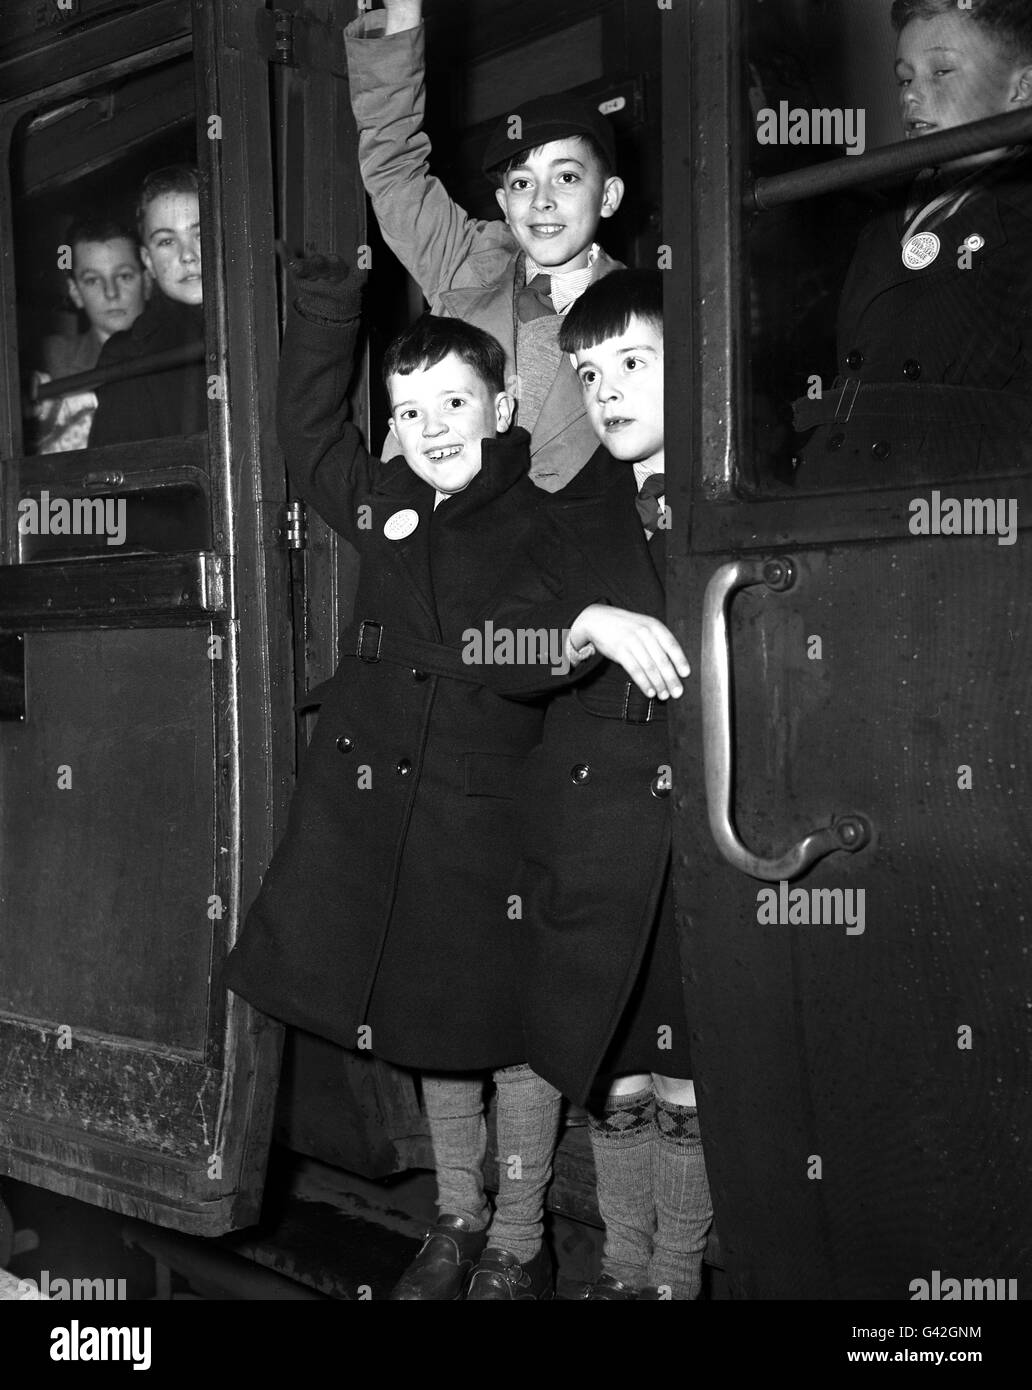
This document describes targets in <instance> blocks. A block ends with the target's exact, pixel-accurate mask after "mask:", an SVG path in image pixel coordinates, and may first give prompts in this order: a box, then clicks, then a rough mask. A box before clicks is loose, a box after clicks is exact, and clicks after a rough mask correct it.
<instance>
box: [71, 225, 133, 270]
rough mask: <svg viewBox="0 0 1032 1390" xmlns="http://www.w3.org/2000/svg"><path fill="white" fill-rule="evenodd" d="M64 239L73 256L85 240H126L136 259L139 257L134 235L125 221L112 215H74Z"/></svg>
mask: <svg viewBox="0 0 1032 1390" xmlns="http://www.w3.org/2000/svg"><path fill="white" fill-rule="evenodd" d="M65 240H66V241H67V243H68V245H69V246H70V247H71V248H72V255H73V257H74V255H75V248H76V247H77V246H81V245H82V244H83V243H84V242H86V241H127V242H128V243H129V245H130V246H131V247H132V248H133V255H134V256H135V257H136V259H137V260H139V259H140V256H139V251H138V250H137V246H136V237H135V236H134V235H133V233H132V232H131V231H130V229H129V227H128V226H127V224H126V223H125V222H120V221H119V220H118V219H117V218H114V217H103V216H98V215H96V214H93V213H85V214H83V215H81V216H79V217H76V218H75V219H74V220H73V222H72V224H71V226H70V227H69V228H68V233H67V236H66V238H65Z"/></svg>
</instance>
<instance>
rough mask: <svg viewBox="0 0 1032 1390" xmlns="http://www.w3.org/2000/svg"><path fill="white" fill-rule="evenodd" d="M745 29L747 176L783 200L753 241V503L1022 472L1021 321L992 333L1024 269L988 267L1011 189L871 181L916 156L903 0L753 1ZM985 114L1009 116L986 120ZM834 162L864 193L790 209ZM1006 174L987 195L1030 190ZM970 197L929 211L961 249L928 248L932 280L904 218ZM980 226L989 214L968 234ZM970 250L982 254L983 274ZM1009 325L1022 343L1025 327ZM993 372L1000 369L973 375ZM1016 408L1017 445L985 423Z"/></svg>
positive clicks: (759, 216) (748, 403)
mask: <svg viewBox="0 0 1032 1390" xmlns="http://www.w3.org/2000/svg"><path fill="white" fill-rule="evenodd" d="M742 13H743V15H744V16H745V26H744V49H743V53H742V63H741V69H740V71H741V73H742V80H741V88H740V96H739V109H740V112H741V117H742V128H743V150H744V159H743V162H744V165H745V170H744V172H745V173H746V175H747V178H748V180H749V181H750V186H752V185H754V184H755V182H756V181H760V184H761V188H762V183H763V181H764V180H769V184H770V185H774V184H779V183H780V184H781V187H780V189H778V190H777V193H778V196H776V197H775V196H772V198H771V204H770V205H769V206H767V207H766V208H765V209H764V210H761V211H749V210H747V211H746V212H745V214H744V219H743V223H742V225H741V238H740V239H741V248H742V252H743V255H742V264H743V267H744V278H743V286H742V290H743V292H742V297H741V298H742V303H741V306H740V312H741V318H740V320H739V325H740V328H739V332H740V341H742V342H744V343H745V344H747V348H746V351H745V352H744V353H743V354H742V359H741V361H740V362H739V371H740V373H741V374H742V378H743V379H742V380H741V384H742V386H743V387H744V390H743V391H742V393H741V397H740V399H741V400H742V401H743V403H744V411H743V413H742V417H741V419H740V435H739V438H740V445H741V447H740V449H739V450H738V455H739V484H740V486H741V487H742V489H743V490H744V491H746V492H751V493H759V494H778V493H783V494H784V493H788V492H790V491H791V492H794V493H802V492H842V491H869V490H872V491H877V490H884V489H891V488H892V487H895V486H898V485H899V483H900V481H901V480H902V479H903V478H904V477H905V478H907V479H908V480H910V481H919V480H920V481H934V480H936V479H940V478H943V479H944V478H946V477H947V476H950V475H958V476H963V475H966V474H967V473H970V472H971V471H972V470H977V471H979V472H982V471H987V470H988V469H990V468H991V469H993V471H1010V470H1011V469H1012V468H1014V467H1020V466H1021V458H1020V457H1019V455H1020V453H1021V450H1020V448H1018V447H1015V443H1014V441H1015V440H1016V439H1018V438H1020V437H1021V436H1022V435H1023V434H1027V424H1019V423H1018V422H1019V421H1025V420H1026V415H1027V412H1026V411H1025V407H1024V405H1023V402H1022V401H1021V400H1019V396H1021V395H1023V394H1026V393H1027V386H1026V385H1025V384H1024V380H1025V376H1027V375H1028V352H1027V348H1024V347H1023V346H1022V343H1021V341H1020V334H1019V332H1018V331H1017V330H1014V331H1010V329H1012V328H1013V320H1014V319H1015V318H1016V317H1017V316H1016V315H1011V316H1010V317H1011V322H1009V323H1008V325H1007V327H1001V330H1000V332H1001V335H1003V340H1001V341H1000V342H996V343H993V342H992V341H991V336H989V335H986V334H985V333H984V331H983V330H982V329H981V328H978V327H977V323H978V322H979V318H978V316H979V315H981V316H982V318H983V319H985V321H986V322H988V319H987V318H986V315H987V314H988V309H987V307H986V305H987V303H988V302H990V301H991V302H993V303H996V302H997V298H999V301H1000V302H1001V303H1002V302H1006V300H1007V298H1008V295H1010V294H1012V293H1015V294H1016V293H1020V291H1019V290H1008V289H1007V288H1006V286H1007V285H1010V284H1011V283H1012V282H1013V283H1014V284H1017V281H1016V278H1015V276H1014V275H1012V274H1010V272H1008V271H1007V267H1006V264H1003V270H1002V272H1000V271H999V265H1000V262H1001V258H996V259H994V258H993V257H992V255H991V252H992V249H993V248H992V247H991V246H990V247H988V248H987V249H986V250H985V252H984V253H983V254H982V255H981V257H980V258H979V257H978V255H977V252H978V250H980V249H981V248H982V247H983V246H985V244H986V236H987V235H988V234H989V233H988V232H987V227H988V225H990V224H991V223H992V221H993V218H992V215H991V208H990V206H989V203H990V199H991V197H992V196H993V193H992V188H991V187H990V188H989V196H984V193H985V189H984V188H983V187H982V186H981V185H978V186H973V187H974V191H973V192H972V191H971V190H970V189H969V190H968V191H967V192H965V188H966V187H967V185H965V184H963V183H961V182H959V181H958V180H960V179H961V177H962V174H963V170H961V171H959V172H958V168H957V166H952V167H951V166H950V165H946V166H945V167H944V169H941V170H935V171H934V175H933V170H932V169H928V170H926V171H925V172H924V175H923V178H924V179H925V180H926V181H927V182H926V184H922V183H920V182H918V183H915V177H916V175H917V173H918V169H917V168H916V167H909V168H903V167H900V168H898V169H897V170H896V171H894V172H893V171H888V172H887V171H886V170H885V169H884V168H883V169H881V170H880V172H879V177H878V179H877V180H876V179H875V178H874V177H873V175H872V174H870V173H866V168H867V165H868V164H869V160H868V161H865V160H864V158H863V156H864V155H865V154H867V155H869V154H870V152H871V151H873V150H875V149H878V148H882V147H884V146H887V145H899V144H901V142H902V141H903V140H904V133H905V132H904V127H903V122H902V118H901V113H900V85H899V81H898V79H897V75H896V70H895V68H896V50H897V34H896V32H895V30H894V28H893V23H892V17H891V16H892V3H891V0H876V3H875V2H874V0H872V3H870V4H864V5H856V4H855V3H851V0H823V3H821V4H820V5H807V4H803V3H800V0H762V3H761V0H747V3H746V4H744V5H743V9H742ZM958 16H959V17H958ZM948 21H949V23H950V24H953V25H959V26H961V29H963V26H964V25H968V24H973V23H974V21H973V20H971V19H970V18H969V17H967V16H964V15H961V14H960V13H959V12H958V13H957V14H953V15H950V16H948ZM922 22H924V21H922ZM980 114H981V115H985V114H991V113H990V112H989V111H988V110H987V111H985V112H982V111H975V112H974V113H973V114H972V115H969V116H968V117H967V119H968V120H973V119H975V117H976V116H978V115H980ZM918 143H919V144H920V142H918ZM910 149H911V152H912V153H913V152H915V151H916V149H917V147H916V146H911V147H910ZM1014 153H1015V159H1016V158H1017V153H1016V152H1014ZM991 158H995V156H993V157H991ZM833 161H839V162H844V163H845V164H846V165H854V166H855V172H857V173H858V175H859V177H858V178H857V180H856V181H855V183H853V186H850V187H848V188H846V187H843V188H842V189H841V190H839V191H827V189H826V188H825V187H824V186H822V185H821V184H820V182H819V181H817V180H811V181H810V188H809V189H808V191H806V192H805V193H804V192H802V190H801V189H800V188H798V187H797V189H796V190H795V191H794V192H792V193H788V192H786V191H785V183H784V180H783V179H782V178H781V176H785V175H795V174H797V173H798V172H799V171H803V170H807V169H810V170H811V171H817V170H818V169H819V166H821V165H829V164H830V163H831V162H833ZM929 163H930V164H931V163H932V161H931V160H929ZM1004 164H1005V165H1006V169H1009V170H1010V172H1009V173H1008V172H1006V169H1005V171H1004V173H1003V174H1000V173H994V174H993V175H991V176H989V178H988V183H987V184H986V187H988V186H989V185H992V184H994V181H995V182H996V183H999V182H1000V181H1001V180H1006V181H1007V182H1008V184H1009V186H1010V187H1014V188H1016V187H1017V186H1018V185H1019V184H1020V182H1021V180H1022V178H1024V177H1026V176H1025V175H1024V174H1023V173H1022V168H1023V167H1024V168H1027V162H1026V164H1025V165H1024V166H1022V165H1021V164H1020V163H1015V162H1013V161H1012V162H1011V163H1009V164H1007V162H1006V160H1005V161H1004ZM851 182H852V181H851ZM954 185H956V189H955V199H956V201H955V202H954V203H952V204H949V206H944V208H943V210H942V213H941V216H938V215H936V208H937V206H938V205H933V202H932V200H931V197H930V196H929V199H928V200H926V204H925V205H924V210H925V212H927V213H928V214H929V215H932V221H931V222H929V223H927V224H921V225H922V226H924V225H927V227H928V228H931V227H935V226H939V227H942V229H943V234H944V236H949V237H950V239H951V240H950V245H949V246H947V245H946V244H945V242H941V239H940V238H939V237H936V236H930V237H927V238H926V241H927V243H928V245H929V246H934V247H935V252H934V255H931V256H930V259H929V260H928V261H922V260H921V259H920V256H919V252H921V250H922V246H923V243H921V244H918V243H915V247H916V249H915V252H914V254H915V256H916V257H917V259H915V260H914V261H913V263H912V264H911V263H908V261H907V250H906V248H905V247H904V244H903V242H902V241H899V238H898V236H897V235H896V234H895V233H894V232H893V231H892V230H891V229H892V226H893V221H892V219H893V218H902V213H903V209H904V207H905V206H907V205H908V203H910V202H912V201H913V195H914V194H915V193H916V192H917V191H918V190H919V189H920V188H921V187H923V186H927V187H928V188H929V189H935V190H940V191H941V189H942V188H946V189H947V190H949V189H953V188H954ZM943 196H944V197H945V195H943ZM782 197H783V198H784V199H785V200H784V201H781V198H782ZM965 198H966V199H968V201H967V202H966V203H965ZM761 204H762V199H761ZM914 206H915V208H917V210H918V211H919V212H920V209H921V205H920V204H915V205H914ZM965 207H966V208H968V209H970V210H971V211H970V212H962V213H961V214H960V215H959V216H958V217H954V211H955V209H956V208H961V209H963V208H965ZM965 218H967V219H968V221H970V225H968V224H967V221H965ZM918 222H920V217H919V218H918ZM961 224H963V225H961ZM902 225H903V223H902V221H901V222H900V227H902ZM914 225H915V226H916V225H917V223H915V224H914ZM897 230H898V229H897ZM954 232H955V233H956V234H955V235H954ZM966 233H970V234H972V235H971V236H968V237H966V236H965V234H966ZM979 233H983V234H984V235H979ZM897 241H899V244H898V245H897V244H896V242H897ZM957 242H961V243H963V244H962V245H960V246H957ZM955 246H956V250H954V247H955ZM966 246H973V247H975V248H976V249H975V251H974V252H972V253H971V254H970V255H968V258H967V264H966V265H965V264H964V251H965V247H966ZM958 252H959V253H960V254H959V256H958ZM901 253H902V254H901ZM936 258H937V263H935V264H933V261H935V260H936ZM965 270H968V271H970V273H969V274H965V273H964V272H965ZM1001 276H1002V278H1001ZM907 277H911V281H910V283H907ZM918 277H921V279H920V282H919V281H918ZM1008 277H1009V278H1008ZM980 278H981V280H982V281H983V282H984V283H983V285H982V287H981V288H979V280H980ZM979 306H980V307H979ZM999 319H1000V323H1001V325H1004V323H1005V321H1006V320H1007V316H1006V315H1005V314H1003V313H1002V312H1001V313H1000V314H999ZM935 325H938V327H935ZM957 325H964V326H965V327H964V329H963V332H964V334H965V335H966V339H967V344H968V345H967V346H966V347H964V346H961V345H960V344H959V342H957V341H955V340H957V339H958V336H959V335H958V333H957V331H956V327H957ZM840 332H841V333H842V334H844V335H845V336H844V337H843V338H842V339H841V340H840V338H839V334H840ZM1008 334H1009V336H1008ZM980 335H981V341H980ZM979 341H980V346H979V347H977V348H976V347H975V344H976V342H979ZM951 344H952V351H951V350H950V345H951ZM979 353H981V354H982V355H983V356H984V357H985V358H986V363H985V366H984V370H982V369H979V368H978V364H977V362H976V363H975V365H974V367H969V366H968V365H966V362H967V358H970V357H977V356H978V354H979ZM994 357H995V359H996V361H995V364H993V363H990V362H989V360H988V359H991V358H994ZM1004 359H1006V360H1004ZM1022 360H1024V362H1025V366H1024V367H1022V366H1021V362H1022ZM1001 362H1002V363H1003V365H1001ZM1014 364H1017V365H1014ZM1023 373H1024V374H1025V375H1024V376H1023V375H1022V374H1023ZM918 382H920V387H921V390H918V389H916V388H915V383H918ZM984 387H993V388H997V391H999V392H1003V391H1006V392H1008V395H1007V396H1005V397H1004V396H1002V395H1000V394H996V392H994V395H993V399H992V401H990V403H989V404H988V405H986V404H985V403H984V402H981V403H980V401H979V400H978V399H976V398H977V397H978V396H979V392H978V391H977V390H973V389H972V388H984ZM925 388H931V389H925ZM932 390H934V391H935V392H936V394H935V396H934V397H933V395H932ZM858 393H859V394H858ZM986 394H987V393H986V392H985V391H984V390H982V392H981V395H982V396H983V397H984V396H985V395H986ZM947 398H949V399H947ZM1005 406H1006V408H1007V410H1008V411H1009V412H1010V413H1009V414H1008V415H1007V416H1006V419H1007V420H1012V419H1013V421H1014V428H1013V429H1012V430H1011V432H1010V434H1008V433H1007V430H1006V429H1004V428H1002V427H1001V426H1000V425H999V423H998V422H997V424H996V426H995V427H994V428H993V429H989V428H985V429H983V427H982V426H983V424H984V419H982V418H981V417H978V416H977V412H978V411H979V410H981V411H983V412H987V411H988V412H994V413H996V414H998V415H999V414H1001V412H1003V410H1004V407H1005ZM947 411H953V412H954V414H957V412H959V414H957V419H956V421H954V419H953V415H951V416H950V421H951V423H947V422H946V419H945V413H946V412H947Z"/></svg>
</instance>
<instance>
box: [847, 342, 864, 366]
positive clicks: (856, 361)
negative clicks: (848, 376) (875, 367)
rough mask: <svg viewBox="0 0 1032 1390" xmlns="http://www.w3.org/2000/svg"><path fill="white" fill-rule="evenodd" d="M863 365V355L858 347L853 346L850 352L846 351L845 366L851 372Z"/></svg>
mask: <svg viewBox="0 0 1032 1390" xmlns="http://www.w3.org/2000/svg"><path fill="white" fill-rule="evenodd" d="M863 365H864V355H863V353H862V352H861V351H860V349H859V348H854V349H853V351H852V352H847V353H846V366H847V367H848V368H849V370H850V371H851V372H858V371H859V370H860V368H861V367H862V366H863Z"/></svg>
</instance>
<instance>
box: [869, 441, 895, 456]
mask: <svg viewBox="0 0 1032 1390" xmlns="http://www.w3.org/2000/svg"><path fill="white" fill-rule="evenodd" d="M871 453H872V454H873V455H874V457H875V458H876V459H887V458H888V457H889V455H890V454H891V453H892V445H891V444H890V443H889V441H888V440H887V439H879V440H878V443H877V444H872V445H871Z"/></svg>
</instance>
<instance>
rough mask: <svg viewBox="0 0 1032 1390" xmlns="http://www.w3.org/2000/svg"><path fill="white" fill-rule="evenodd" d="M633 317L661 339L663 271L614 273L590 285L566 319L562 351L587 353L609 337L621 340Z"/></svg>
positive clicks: (561, 337) (560, 335)
mask: <svg viewBox="0 0 1032 1390" xmlns="http://www.w3.org/2000/svg"><path fill="white" fill-rule="evenodd" d="M632 318H639V319H643V320H644V321H645V322H646V323H648V324H651V325H652V327H653V328H654V329H655V330H656V332H657V333H659V334H660V336H662V333H663V272H662V271H661V270H614V271H612V272H611V273H610V274H609V275H605V276H603V277H602V279H601V280H596V281H595V283H594V284H593V285H589V286H588V288H587V289H586V290H585V291H584V293H583V294H582V295H581V296H580V298H579V299H577V300H575V301H574V304H573V307H572V308H571V309H570V312H569V313H568V314H567V315H566V317H565V318H564V319H563V323H562V327H561V328H560V329H559V349H560V351H561V352H571V353H572V352H586V351H587V350H588V348H592V347H595V346H596V344H598V343H604V342H605V341H606V340H607V339H609V338H619V337H620V335H621V334H623V333H626V332H627V329H628V328H629V327H630V325H631V319H632Z"/></svg>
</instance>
